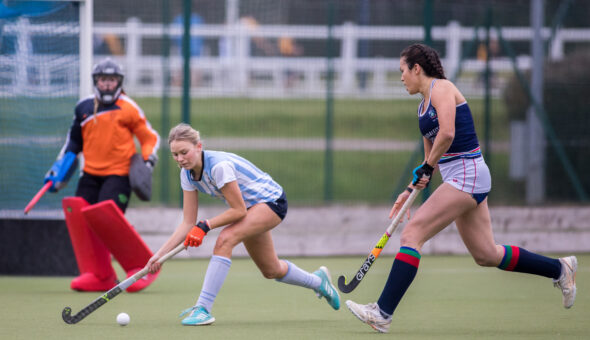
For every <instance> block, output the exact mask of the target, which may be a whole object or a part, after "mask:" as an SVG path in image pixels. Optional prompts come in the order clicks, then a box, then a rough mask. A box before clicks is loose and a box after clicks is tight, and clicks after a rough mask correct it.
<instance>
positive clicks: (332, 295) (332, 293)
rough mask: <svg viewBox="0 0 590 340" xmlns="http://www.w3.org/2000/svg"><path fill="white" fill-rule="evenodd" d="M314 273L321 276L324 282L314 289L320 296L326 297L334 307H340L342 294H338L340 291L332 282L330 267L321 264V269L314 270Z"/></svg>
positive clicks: (336, 308)
mask: <svg viewBox="0 0 590 340" xmlns="http://www.w3.org/2000/svg"><path fill="white" fill-rule="evenodd" d="M313 275H315V276H317V277H319V278H320V279H321V280H322V283H321V284H320V286H319V287H318V289H314V291H315V293H316V295H317V296H318V298H320V299H321V298H322V296H323V297H325V298H326V301H328V303H329V304H330V306H332V308H334V309H335V310H338V309H340V295H338V291H337V290H336V287H334V285H333V284H332V279H330V272H329V271H328V268H326V267H324V266H321V267H320V269H318V270H316V271H315V272H313Z"/></svg>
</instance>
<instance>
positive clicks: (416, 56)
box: [400, 44, 447, 79]
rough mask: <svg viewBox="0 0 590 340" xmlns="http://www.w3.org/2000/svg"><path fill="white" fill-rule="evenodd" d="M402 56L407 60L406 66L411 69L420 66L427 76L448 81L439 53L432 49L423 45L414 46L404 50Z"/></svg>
mask: <svg viewBox="0 0 590 340" xmlns="http://www.w3.org/2000/svg"><path fill="white" fill-rule="evenodd" d="M400 56H401V57H402V58H405V59H406V64H407V65H408V68H410V69H412V68H413V67H414V65H416V64H418V65H420V67H422V69H423V70H424V73H426V75H427V76H429V77H434V78H438V79H447V78H446V77H445V70H444V69H443V67H442V64H441V62H440V58H439V57H438V53H437V52H436V50H435V49H434V48H432V47H429V46H426V45H423V44H412V45H410V46H408V47H406V48H404V50H403V51H402V53H401V54H400Z"/></svg>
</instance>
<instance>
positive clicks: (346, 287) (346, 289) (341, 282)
mask: <svg viewBox="0 0 590 340" xmlns="http://www.w3.org/2000/svg"><path fill="white" fill-rule="evenodd" d="M420 191H421V190H420V189H414V191H412V193H411V194H410V196H409V197H408V199H407V200H406V202H405V203H404V205H403V206H402V208H401V210H400V211H399V212H398V214H397V216H395V218H394V219H393V221H392V222H391V224H390V225H389V227H387V230H386V231H385V234H383V236H381V239H380V240H379V242H377V245H375V247H374V248H373V250H371V253H370V254H369V256H367V259H366V260H365V261H364V262H363V264H362V265H361V268H360V269H359V270H358V272H357V273H356V275H355V276H354V278H353V279H352V280H351V281H350V282H349V283H348V284H347V283H346V277H345V276H344V275H340V277H339V278H338V288H339V289H340V290H341V291H342V292H343V293H350V292H352V291H353V290H354V289H355V288H356V286H358V285H359V283H361V280H362V279H363V278H364V277H365V275H366V274H367V272H368V271H369V269H370V268H371V265H373V262H375V260H377V258H378V257H379V254H381V251H382V250H383V247H385V245H386V244H387V241H389V238H390V237H391V235H392V234H393V232H394V231H395V229H396V228H397V226H398V225H399V223H400V221H401V220H402V218H403V217H404V215H405V214H406V211H407V210H408V209H409V208H410V206H411V205H412V202H414V199H415V198H416V196H417V195H418V193H419V192H420Z"/></svg>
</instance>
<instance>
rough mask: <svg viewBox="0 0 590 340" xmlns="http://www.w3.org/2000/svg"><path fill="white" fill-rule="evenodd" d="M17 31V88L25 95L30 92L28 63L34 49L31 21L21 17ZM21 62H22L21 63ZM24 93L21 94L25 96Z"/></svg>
mask: <svg viewBox="0 0 590 340" xmlns="http://www.w3.org/2000/svg"><path fill="white" fill-rule="evenodd" d="M17 27H18V28H17V30H16V32H17V33H16V37H17V38H16V41H17V44H16V55H15V60H16V61H17V62H16V77H15V80H16V86H17V87H16V88H17V89H18V90H19V91H23V93H26V92H28V91H27V90H26V89H27V88H28V85H27V84H28V79H29V76H28V74H27V65H28V63H27V62H26V61H27V60H29V58H30V56H31V55H32V52H33V47H32V43H31V35H30V33H29V31H30V24H29V19H27V18H24V17H21V18H19V19H18V23H17ZM19 60H20V62H19ZM23 93H19V95H20V94H23Z"/></svg>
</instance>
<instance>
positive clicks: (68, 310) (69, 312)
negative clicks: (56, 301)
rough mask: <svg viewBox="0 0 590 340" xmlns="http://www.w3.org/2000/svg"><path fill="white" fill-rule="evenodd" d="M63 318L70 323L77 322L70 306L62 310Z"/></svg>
mask: <svg viewBox="0 0 590 340" xmlns="http://www.w3.org/2000/svg"><path fill="white" fill-rule="evenodd" d="M61 318H62V319H63V320H64V321H65V322H66V323H68V324H74V323H76V322H75V321H74V318H73V317H72V308H70V307H66V308H64V310H63V311H62V312H61Z"/></svg>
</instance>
